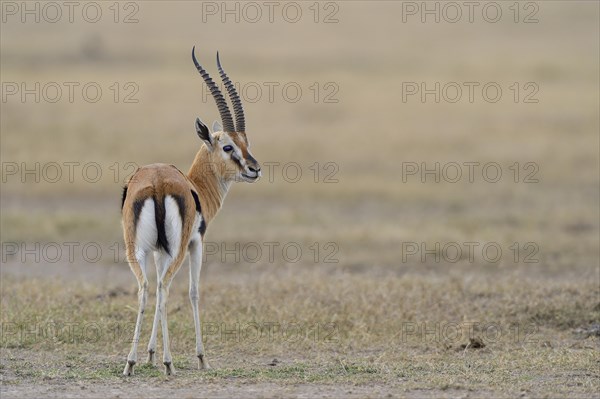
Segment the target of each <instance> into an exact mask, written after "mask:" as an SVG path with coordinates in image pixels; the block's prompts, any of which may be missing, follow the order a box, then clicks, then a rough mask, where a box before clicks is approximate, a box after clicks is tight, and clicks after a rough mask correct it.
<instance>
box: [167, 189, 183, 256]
mask: <svg viewBox="0 0 600 399" xmlns="http://www.w3.org/2000/svg"><path fill="white" fill-rule="evenodd" d="M182 225H183V221H182V220H181V215H180V214H179V206H178V205H177V201H175V199H174V198H173V197H172V196H170V195H167V196H166V197H165V235H166V236H167V241H168V242H169V252H171V258H173V259H175V258H176V257H177V255H178V254H179V247H180V246H181V231H182Z"/></svg>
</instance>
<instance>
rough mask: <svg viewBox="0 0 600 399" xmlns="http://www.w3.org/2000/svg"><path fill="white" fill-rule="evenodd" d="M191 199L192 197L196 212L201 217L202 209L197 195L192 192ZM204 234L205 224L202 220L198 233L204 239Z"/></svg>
mask: <svg viewBox="0 0 600 399" xmlns="http://www.w3.org/2000/svg"><path fill="white" fill-rule="evenodd" d="M192 197H194V202H195V203H196V212H198V213H199V214H200V216H202V207H201V206H200V200H199V199H198V194H196V192H195V191H194V190H192ZM205 232H206V222H205V221H204V218H202V221H201V222H200V227H198V233H200V235H202V236H203V237H204V233H205Z"/></svg>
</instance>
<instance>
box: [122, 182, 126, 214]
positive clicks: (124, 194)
mask: <svg viewBox="0 0 600 399" xmlns="http://www.w3.org/2000/svg"><path fill="white" fill-rule="evenodd" d="M125 198H127V186H123V194H122V195H121V211H122V210H123V206H124V205H125Z"/></svg>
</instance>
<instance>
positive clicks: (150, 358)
mask: <svg viewBox="0 0 600 399" xmlns="http://www.w3.org/2000/svg"><path fill="white" fill-rule="evenodd" d="M146 363H148V364H154V351H153V350H149V351H148V359H146Z"/></svg>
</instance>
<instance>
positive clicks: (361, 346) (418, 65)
mask: <svg viewBox="0 0 600 399" xmlns="http://www.w3.org/2000/svg"><path fill="white" fill-rule="evenodd" d="M3 3H6V2H3ZM101 4H102V7H103V11H104V13H105V15H109V16H110V18H109V17H107V18H105V19H103V20H102V21H100V22H98V23H95V24H91V23H87V22H85V21H83V20H82V19H81V18H79V19H77V18H76V21H75V22H74V23H72V24H71V23H69V22H64V21H63V22H57V23H47V22H44V21H41V22H40V23H35V22H33V21H32V20H29V22H27V21H26V22H25V23H21V22H20V20H19V19H16V20H15V19H11V18H12V17H9V18H8V19H7V20H6V22H4V21H3V23H2V28H1V29H2V30H1V33H2V34H1V38H0V43H1V45H2V54H1V64H0V65H1V67H2V68H1V74H2V77H1V78H2V82H3V96H4V95H6V96H7V97H6V98H5V99H4V98H3V101H2V104H1V106H2V115H1V121H0V123H1V125H0V126H1V131H2V135H1V139H2V143H1V150H0V154H1V156H2V179H3V180H2V192H1V197H0V199H1V201H2V203H1V208H0V209H1V213H2V217H1V235H2V237H1V239H2V268H1V277H2V281H1V299H2V302H1V307H0V310H1V316H0V318H1V319H0V320H1V323H2V329H1V332H2V336H1V342H0V344H1V355H0V376H1V381H2V385H1V387H0V393H1V395H2V397H3V398H8V397H40V396H45V397H52V396H56V397H106V396H115V397H116V396H124V395H127V396H132V395H133V396H144V397H148V396H150V397H165V396H186V397H194V396H219V397H221V396H227V397H231V396H298V397H314V396H330V397H352V396H356V397H365V396H372V397H385V396H393V397H398V396H400V397H403V396H405V397H428V396H430V397H444V396H446V397H482V396H488V397H515V396H521V397H593V396H597V395H598V391H599V390H600V352H599V349H600V341H599V339H600V338H599V334H600V289H599V284H600V270H599V238H600V237H599V216H600V215H599V189H598V185H599V170H598V168H599V163H598V157H599V155H598V150H599V139H598V132H599V111H598V109H599V105H600V104H599V99H598V87H599V77H598V67H599V65H598V62H599V61H598V59H599V54H598V51H599V50H598V48H599V43H598V41H599V39H598V37H599V28H598V27H599V22H598V21H599V6H598V3H596V2H584V1H579V2H566V1H565V2H561V1H553V2H537V3H535V4H537V6H538V12H537V13H536V16H537V19H538V22H537V23H529V24H525V23H515V22H514V20H513V14H512V11H511V10H510V9H509V8H508V7H509V6H510V4H512V2H510V4H508V3H501V6H502V9H503V12H504V15H505V16H506V17H505V18H502V20H501V21H500V22H498V23H494V24H492V23H488V22H485V21H484V20H482V18H481V16H480V14H476V19H475V22H474V23H469V22H465V21H462V22H458V23H453V24H452V23H445V22H444V21H442V22H440V23H432V22H431V20H429V21H430V22H426V23H421V22H420V17H419V16H418V15H417V16H416V17H411V18H408V19H407V21H406V22H405V23H403V22H402V3H401V2H397V3H394V2H360V1H358V2H338V3H334V4H337V8H327V9H326V8H325V6H326V4H325V3H320V7H322V8H321V14H320V17H319V18H321V19H322V18H323V16H324V14H325V13H327V14H328V13H330V12H332V10H336V9H337V11H336V14H335V17H336V18H337V19H338V22H337V23H331V24H324V23H314V21H313V16H314V14H313V10H312V9H309V7H310V6H311V5H312V3H300V4H301V6H302V7H303V8H302V9H303V12H304V15H305V18H303V19H302V20H301V21H300V22H298V23H295V24H292V23H288V22H286V21H285V20H282V19H281V18H278V17H277V16H276V20H275V21H274V23H272V24H271V23H268V22H265V21H264V20H263V21H260V22H258V23H249V22H247V21H244V20H243V19H242V20H241V21H240V22H239V23H236V22H235V21H233V20H228V21H226V22H225V23H222V22H221V20H220V18H219V17H210V18H207V20H206V21H205V22H203V21H202V15H203V14H202V10H203V8H202V7H203V5H202V3H201V2H160V1H159V2H139V3H136V4H137V5H138V6H139V9H138V11H137V14H136V16H137V19H138V22H137V23H132V24H124V23H114V22H113V21H112V17H113V14H112V13H111V12H112V11H111V10H110V9H109V8H108V7H110V4H108V3H101ZM111 4H112V3H111ZM231 4H233V3H231ZM430 4H433V3H430ZM522 5H523V7H525V5H524V4H522ZM531 10H532V9H531V8H527V9H525V8H523V9H522V10H521V11H522V13H521V16H520V18H522V17H523V14H524V13H527V14H529V12H531ZM122 11H128V12H130V11H131V10H130V9H128V10H122ZM328 15H329V14H328ZM122 17H123V14H121V16H120V17H119V18H122ZM194 44H195V45H196V46H197V49H198V50H199V51H198V55H199V58H200V60H201V61H202V62H203V63H204V65H205V67H206V68H207V69H208V70H209V71H210V72H212V74H213V77H216V72H215V68H214V64H213V62H214V61H213V57H214V53H215V51H216V50H220V51H221V54H222V57H223V62H224V66H225V68H226V69H227V71H228V73H229V74H230V76H231V77H232V78H233V80H234V81H238V82H242V83H245V82H256V83H257V84H258V85H259V86H260V87H261V88H262V91H263V92H262V97H261V98H260V99H258V100H257V101H255V102H251V101H248V97H252V98H255V95H254V93H253V92H251V91H248V92H247V93H246V102H245V109H246V114H247V120H248V123H247V125H248V133H249V137H250V139H251V142H252V148H253V153H254V155H255V156H256V158H257V159H258V160H259V161H261V162H262V163H263V169H264V170H265V176H264V177H263V179H262V180H261V181H260V182H259V183H257V184H255V185H242V184H240V185H237V186H235V187H234V188H233V189H232V191H231V192H230V194H229V196H228V198H227V199H226V201H225V206H224V211H223V212H222V213H221V214H220V215H219V216H218V218H217V219H216V220H215V222H214V223H213V224H212V225H211V226H210V227H209V231H208V235H207V240H208V241H210V245H211V246H210V251H207V252H210V253H208V254H207V255H206V262H205V264H204V266H203V269H202V277H201V299H200V304H201V318H202V320H203V323H204V340H205V348H206V353H207V356H208V359H209V361H210V363H211V366H212V367H213V369H212V370H209V371H198V370H196V368H195V367H196V364H195V362H194V361H195V357H194V331H193V322H192V316H191V308H190V305H189V300H188V294H187V264H186V265H184V267H183V268H182V270H181V271H180V272H179V274H178V275H177V277H176V280H175V282H174V283H173V287H172V289H171V294H170V298H169V325H170V326H169V331H170V334H171V341H172V342H171V351H172V352H173V355H174V364H175V368H176V371H177V375H176V376H175V377H169V378H167V377H165V376H163V374H162V369H161V368H160V367H158V366H150V365H144V364H143V361H144V360H145V347H146V345H147V340H148V337H149V334H150V327H151V326H150V324H151V321H150V319H151V318H152V314H153V311H154V309H153V300H154V295H153V290H154V288H153V287H151V295H150V298H149V299H150V301H149V303H150V306H149V307H148V308H147V310H146V317H145V322H144V330H143V333H142V342H141V343H140V347H139V360H140V362H139V366H138V367H137V369H136V374H135V376H133V377H131V378H124V377H122V376H121V372H122V369H123V366H124V364H125V359H126V356H127V352H128V351H129V347H130V340H131V336H132V327H133V323H134V321H135V315H136V311H137V286H136V284H135V281H134V278H133V275H132V274H131V272H130V271H129V269H128V266H127V264H126V262H125V259H124V256H123V254H122V243H121V229H120V222H119V218H120V214H119V201H120V189H121V186H122V182H123V180H124V179H125V178H126V177H127V175H128V174H129V173H130V172H131V170H132V169H131V165H143V164H146V163H151V162H158V161H160V162H169V163H173V164H175V165H177V166H178V167H179V168H180V169H182V170H184V171H185V170H187V168H188V167H189V164H190V163H191V160H192V159H193V156H194V154H195V151H196V150H197V148H198V146H199V145H200V143H199V140H198V139H197V138H196V136H195V133H194V131H193V121H194V118H195V117H196V116H200V117H201V118H202V119H203V120H204V121H205V122H211V121H212V120H213V119H216V117H217V111H216V107H215V106H214V103H213V102H212V100H211V99H210V98H205V97H203V96H202V81H201V79H200V77H199V76H198V75H197V73H196V71H195V69H194V68H193V66H192V64H191V60H190V56H189V52H190V49H191V46H192V45H194ZM6 82H9V83H10V82H12V83H14V82H17V83H19V84H20V83H22V82H26V83H27V84H28V85H29V86H28V87H33V86H34V84H35V82H41V85H42V86H43V85H44V84H45V83H48V82H59V83H64V82H79V83H80V85H81V86H83V85H84V84H86V83H89V82H96V83H97V84H98V85H99V86H100V87H101V88H102V89H103V96H102V98H101V99H100V100H99V101H98V102H89V101H86V100H84V99H83V98H82V95H81V91H75V98H74V101H73V102H70V101H68V99H66V98H65V97H66V96H67V93H68V91H67V89H64V94H63V98H62V99H61V100H60V101H57V102H55V103H53V102H50V101H47V97H44V96H43V95H42V98H41V99H40V101H39V102H36V101H35V99H34V98H33V97H32V96H31V95H30V96H29V97H26V98H25V99H24V100H22V99H21V97H20V94H17V95H7V94H6V93H7V91H6V90H8V87H7V86H5V83H6ZM115 82H117V83H118V86H117V87H119V88H120V90H121V91H120V93H119V95H118V96H117V100H116V101H115V99H114V94H115V93H114V89H113V90H111V89H110V87H111V85H113V84H114V83H115ZM127 82H133V84H134V86H128V87H125V84H126V83H127ZM265 82H276V83H277V84H279V86H278V87H279V88H281V87H282V86H284V85H285V84H288V83H290V82H294V83H295V84H297V85H299V86H300V87H301V88H302V95H301V97H300V98H299V100H298V101H297V102H292V101H289V98H288V99H287V100H286V99H285V98H284V95H283V93H282V91H281V90H275V92H274V97H273V99H272V101H271V100H270V99H269V98H268V86H266V85H265ZM315 82H316V83H317V86H314V84H315ZM403 82H405V83H406V82H416V83H417V84H420V83H421V82H426V83H427V85H428V86H427V87H429V88H431V87H433V86H434V85H435V82H441V85H442V86H443V85H444V83H447V82H459V83H461V82H479V83H480V87H481V86H483V85H484V84H486V83H488V82H496V83H497V84H498V85H499V86H500V87H501V88H502V89H503V95H502V98H501V99H500V100H499V101H497V102H494V103H492V102H488V101H485V100H484V99H482V96H481V92H480V91H476V92H475V93H476V96H475V99H474V101H473V102H470V101H468V99H466V95H467V91H466V89H465V92H464V93H463V98H462V100H461V101H457V102H456V103H451V102H449V101H446V100H445V98H442V99H441V101H440V102H439V103H436V102H435V101H434V100H433V97H432V96H431V95H430V96H429V97H426V101H425V102H422V101H420V98H419V96H418V95H417V96H413V97H408V98H407V100H406V101H403ZM515 82H517V83H518V87H519V88H520V90H521V91H520V94H519V97H518V100H517V101H515V99H514V94H515V93H514V90H511V89H510V88H509V86H511V85H512V84H514V83H515ZM529 82H532V83H534V85H533V86H527V87H525V84H527V83H529ZM327 83H333V85H329V86H326V84H327ZM11 87H13V86H11ZM64 87H65V86H64V85H63V88H64ZM131 87H134V88H137V89H138V90H137V92H136V93H135V94H134V95H133V98H134V99H137V100H138V102H137V103H128V102H125V100H124V96H125V94H129V93H132V91H131ZM311 87H312V89H311ZM315 87H318V88H319V90H320V91H319V93H318V94H315ZM463 87H464V86H463ZM532 87H533V88H536V87H537V89H538V90H537V91H536V92H535V94H532V95H533V97H532V98H533V99H537V100H538V101H537V102H536V103H530V102H525V101H524V96H525V95H527V94H531V93H532ZM46 94H48V93H46ZM51 95H52V94H51V93H50V94H48V96H51ZM315 95H316V96H317V98H316V100H315ZM327 96H330V97H327ZM325 97H327V98H328V100H332V99H333V100H337V102H329V101H326V100H325ZM36 162H39V167H38V168H39V169H38V171H37V172H35V168H36V166H35V163H36ZM53 162H55V163H57V164H58V165H59V170H61V171H62V174H63V175H62V177H60V178H55V177H56V175H55V174H54V172H53V170H50V169H49V168H52V166H51V165H54V164H52V163H53ZM68 162H76V163H78V164H73V165H74V166H73V168H74V169H73V170H74V174H73V178H72V179H70V178H68V172H69V169H68V166H67V163H68ZM91 162H95V163H96V164H97V165H99V168H100V170H101V172H102V175H101V176H100V177H99V178H97V179H96V175H95V173H94V172H95V169H93V170H88V171H87V173H88V174H86V173H84V172H83V170H82V168H83V165H86V164H87V163H91ZM268 162H271V163H279V164H278V166H277V165H275V164H272V165H273V166H272V169H271V170H269V169H268V166H265V165H266V163H268ZM286 162H296V163H297V165H299V167H300V169H301V171H302V176H301V177H300V178H298V181H296V182H291V181H292V180H296V175H295V173H294V172H295V169H297V166H294V168H293V170H292V169H288V170H287V172H288V173H289V174H283V172H282V169H283V165H284V164H286ZM403 162H404V163H405V164H404V168H403ZM436 162H439V163H440V165H448V163H450V162H456V163H458V164H460V165H463V174H464V176H463V177H462V178H461V179H459V180H458V181H457V182H455V183H453V182H450V181H449V180H451V179H449V178H448V175H446V176H445V177H446V178H444V176H441V177H442V178H441V179H440V180H441V181H440V182H439V183H436V182H435V181H434V178H435V177H432V176H429V177H428V176H425V178H426V181H425V182H424V183H423V182H422V181H421V176H420V175H419V174H417V175H406V174H404V175H403V170H404V171H405V172H406V170H407V169H406V168H407V167H409V166H410V167H412V166H414V165H415V164H416V165H418V166H419V167H420V166H421V163H425V166H426V167H428V168H433V165H434V164H435V163H436ZM465 162H479V163H480V165H484V164H486V163H490V162H495V163H497V164H498V165H499V166H500V168H501V171H502V173H503V175H502V178H501V179H500V180H499V181H498V182H496V183H490V182H488V181H486V179H484V176H483V175H482V174H481V169H480V168H478V169H475V171H476V173H475V175H474V178H473V181H472V182H470V181H469V179H468V178H467V176H466V174H467V172H468V169H467V167H465V166H464V163H465ZM129 163H131V164H129ZM315 163H318V164H317V165H316V166H315ZM408 163H410V164H408ZM515 163H518V165H517V167H516V169H517V170H518V171H519V172H520V173H519V175H518V176H516V175H515V166H514V165H515ZM49 165H50V166H49ZM15 168H16V169H15ZM440 168H441V167H440ZM25 169H33V170H34V172H33V174H31V173H30V174H26V173H24V170H25ZM315 170H318V171H319V174H318V175H317V176H315ZM486 177H489V176H488V175H486ZM528 177H529V178H528ZM36 178H37V180H38V181H36ZM55 180H56V181H55ZM436 243H439V247H436ZM469 243H473V244H469ZM515 243H516V245H515ZM413 244H414V245H416V247H415V246H414V245H413ZM486 244H493V248H492V249H494V248H498V247H499V248H500V249H501V250H502V253H501V255H500V256H499V257H496V255H495V254H494V253H493V252H491V253H486V252H482V248H483V247H484V246H485V245H486ZM236 245H238V246H239V247H236ZM421 245H423V247H421ZM469 245H473V248H474V252H473V256H472V257H471V256H469V253H468V250H467V248H468V246H469ZM488 246H489V245H488ZM284 247H285V248H287V249H289V252H284V251H283V248H284ZM457 247H459V248H461V249H462V254H460V256H455V255H456V252H452V251H453V250H454V251H455V250H456V248H457ZM70 248H72V250H70ZM257 248H259V249H260V251H261V252H260V253H259V252H257ZM269 248H274V249H273V256H270V255H271V254H270V250H269ZM290 248H291V249H290ZM297 248H300V250H301V251H302V252H301V254H300V255H298V254H296V253H295V252H294V250H295V249H297ZM317 248H318V250H317ZM98 249H99V250H100V253H99V254H98V253H97V251H98ZM415 252H416V253H415ZM436 256H437V257H438V258H436ZM496 258H497V259H496ZM150 275H151V281H152V282H154V273H153V270H151V272H150ZM158 355H159V362H158V363H159V364H160V355H161V353H160V333H159V354H158Z"/></svg>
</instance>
